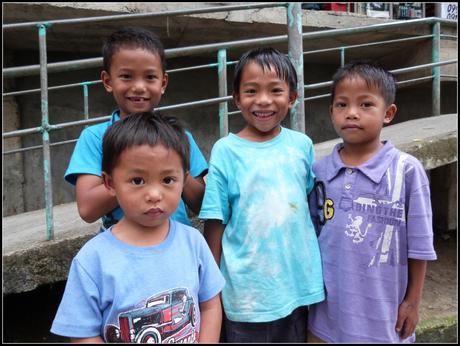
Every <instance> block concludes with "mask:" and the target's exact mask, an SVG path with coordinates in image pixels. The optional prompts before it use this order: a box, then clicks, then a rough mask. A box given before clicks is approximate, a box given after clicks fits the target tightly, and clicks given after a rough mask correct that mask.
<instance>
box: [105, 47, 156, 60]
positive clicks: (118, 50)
mask: <svg viewBox="0 0 460 346" xmlns="http://www.w3.org/2000/svg"><path fill="white" fill-rule="evenodd" d="M138 50H141V51H143V52H145V53H147V54H151V55H152V56H155V57H156V58H160V54H159V53H158V51H154V50H151V49H148V48H145V47H142V46H139V45H132V44H122V45H120V46H118V47H117V49H115V50H114V52H113V55H116V54H119V53H120V52H126V51H128V52H134V51H138Z"/></svg>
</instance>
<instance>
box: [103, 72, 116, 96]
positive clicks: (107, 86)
mask: <svg viewBox="0 0 460 346" xmlns="http://www.w3.org/2000/svg"><path fill="white" fill-rule="evenodd" d="M101 80H102V84H104V88H105V90H107V92H109V93H111V92H112V90H113V89H112V85H111V84H112V83H111V80H110V74H109V73H108V72H107V71H105V70H103V71H102V72H101Z"/></svg>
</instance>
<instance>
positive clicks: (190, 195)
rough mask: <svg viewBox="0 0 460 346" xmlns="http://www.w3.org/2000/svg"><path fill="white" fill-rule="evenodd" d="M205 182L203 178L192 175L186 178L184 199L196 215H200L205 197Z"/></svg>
mask: <svg viewBox="0 0 460 346" xmlns="http://www.w3.org/2000/svg"><path fill="white" fill-rule="evenodd" d="M204 188H205V184H204V180H203V178H202V177H201V176H198V177H196V178H194V177H193V176H192V175H191V174H190V173H189V174H187V177H186V178H185V184H184V190H183V191H182V198H183V199H184V202H185V203H186V204H187V205H188V206H189V208H190V209H191V210H192V211H193V212H194V213H195V214H197V215H198V214H199V213H200V209H201V203H202V202H203V196H204Z"/></svg>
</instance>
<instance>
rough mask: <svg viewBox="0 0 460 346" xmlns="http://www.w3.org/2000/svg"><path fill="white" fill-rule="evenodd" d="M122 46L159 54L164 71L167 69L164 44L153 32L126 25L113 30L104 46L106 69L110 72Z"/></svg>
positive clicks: (103, 56) (103, 54) (103, 53)
mask: <svg viewBox="0 0 460 346" xmlns="http://www.w3.org/2000/svg"><path fill="white" fill-rule="evenodd" d="M121 48H128V49H137V48H142V49H145V50H147V51H149V52H151V53H153V54H158V55H159V56H160V60H161V66H162V68H163V72H165V71H166V59H165V52H164V48H163V44H162V43H161V41H160V39H159V38H158V36H156V35H155V34H154V33H153V32H151V31H148V30H145V29H142V28H140V27H135V26H132V27H124V28H121V29H119V30H117V31H115V32H113V33H112V34H111V35H110V36H109V37H108V38H107V39H106V40H105V42H104V45H103V46H102V58H103V62H104V67H103V68H104V70H105V71H107V72H110V66H111V64H112V57H113V55H114V54H115V53H116V52H118V51H119V50H120V49H121Z"/></svg>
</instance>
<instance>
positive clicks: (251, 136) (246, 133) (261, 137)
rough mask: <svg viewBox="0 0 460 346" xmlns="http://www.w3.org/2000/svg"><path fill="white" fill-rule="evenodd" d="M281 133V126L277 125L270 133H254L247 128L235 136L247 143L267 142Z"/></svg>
mask: <svg viewBox="0 0 460 346" xmlns="http://www.w3.org/2000/svg"><path fill="white" fill-rule="evenodd" d="M280 133H281V125H278V127H277V128H276V129H273V130H272V131H270V132H268V133H264V132H255V131H253V130H250V129H249V128H248V127H247V126H246V127H245V128H244V129H242V130H241V131H240V132H238V133H237V134H236V135H237V136H238V137H240V138H243V139H245V140H247V141H250V142H258V143H262V142H267V141H270V140H272V139H273V138H275V137H277V136H278V135H279V134H280Z"/></svg>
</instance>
